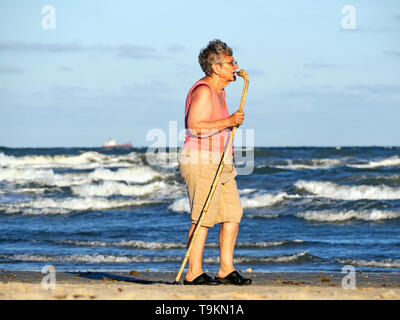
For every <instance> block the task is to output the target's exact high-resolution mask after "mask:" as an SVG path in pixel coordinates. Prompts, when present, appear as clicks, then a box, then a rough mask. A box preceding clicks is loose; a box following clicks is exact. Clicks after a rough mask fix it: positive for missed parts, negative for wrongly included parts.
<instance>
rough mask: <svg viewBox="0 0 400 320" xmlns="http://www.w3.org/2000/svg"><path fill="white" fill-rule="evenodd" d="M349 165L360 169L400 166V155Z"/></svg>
mask: <svg viewBox="0 0 400 320" xmlns="http://www.w3.org/2000/svg"><path fill="white" fill-rule="evenodd" d="M348 166H349V167H353V168H359V169H373V168H379V167H398V166H400V157H398V156H394V157H390V158H386V159H382V160H378V161H370V162H368V163H362V164H348Z"/></svg>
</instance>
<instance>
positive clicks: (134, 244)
mask: <svg viewBox="0 0 400 320" xmlns="http://www.w3.org/2000/svg"><path fill="white" fill-rule="evenodd" d="M303 242H304V241H303V240H284V241H259V242H248V241H246V242H237V243H236V245H235V247H237V248H267V247H275V246H287V245H293V244H300V243H303ZM55 243H58V244H67V245H72V246H88V247H128V248H132V249H150V250H165V249H186V243H183V242H158V241H150V242H146V241H140V240H123V241H114V242H107V241H96V240H94V241H82V240H58V241H55ZM205 247H207V248H218V247H219V244H218V243H206V244H205Z"/></svg>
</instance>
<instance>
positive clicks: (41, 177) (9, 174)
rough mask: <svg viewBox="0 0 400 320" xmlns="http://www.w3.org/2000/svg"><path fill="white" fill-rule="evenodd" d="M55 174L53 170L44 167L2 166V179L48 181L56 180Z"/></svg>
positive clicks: (0, 176) (0, 174) (0, 172)
mask: <svg viewBox="0 0 400 320" xmlns="http://www.w3.org/2000/svg"><path fill="white" fill-rule="evenodd" d="M54 179H55V175H54V172H53V170H43V169H18V168H7V169H2V168H0V181H2V180H5V181H10V182H15V181H20V180H29V181H47V180H54Z"/></svg>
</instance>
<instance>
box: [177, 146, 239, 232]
mask: <svg viewBox="0 0 400 320" xmlns="http://www.w3.org/2000/svg"><path fill="white" fill-rule="evenodd" d="M221 157H222V154H221V153H219V152H208V151H196V150H194V151H192V150H182V151H181V154H180V156H179V169H180V172H181V176H182V178H183V180H184V181H185V184H186V188H187V192H188V195H189V203H190V209H191V215H192V223H195V224H197V221H198V219H199V216H200V213H201V211H202V209H203V207H204V204H205V202H206V199H207V196H208V194H209V192H210V190H211V186H212V183H213V181H214V177H215V174H216V172H217V169H218V165H219V161H220V159H221ZM207 160H208V161H207ZM236 175H237V173H236V169H235V167H234V165H233V161H232V156H231V155H229V156H227V161H226V164H225V165H224V169H223V170H222V173H221V176H220V179H219V182H218V184H217V187H216V189H215V192H214V195H213V197H212V199H211V202H210V205H209V207H208V211H207V212H206V213H205V216H204V218H203V221H202V226H205V227H213V226H214V225H215V224H216V223H221V222H228V221H232V222H237V223H240V220H241V218H242V215H243V209H242V205H241V202H240V198H239V192H238V189H237V185H236V181H235V177H236Z"/></svg>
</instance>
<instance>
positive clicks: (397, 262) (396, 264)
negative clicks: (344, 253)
mask: <svg viewBox="0 0 400 320" xmlns="http://www.w3.org/2000/svg"><path fill="white" fill-rule="evenodd" d="M337 261H338V262H339V263H341V264H349V265H353V266H359V267H375V268H400V259H394V260H393V259H383V260H379V261H376V260H362V259H337Z"/></svg>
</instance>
